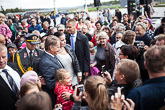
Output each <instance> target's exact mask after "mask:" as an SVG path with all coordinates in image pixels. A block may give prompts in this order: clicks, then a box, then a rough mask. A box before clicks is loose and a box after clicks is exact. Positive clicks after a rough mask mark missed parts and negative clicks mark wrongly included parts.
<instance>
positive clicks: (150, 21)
mask: <svg viewBox="0 0 165 110" xmlns="http://www.w3.org/2000/svg"><path fill="white" fill-rule="evenodd" d="M144 20H147V21H148V22H149V23H150V25H152V20H150V19H149V18H146V19H144Z"/></svg>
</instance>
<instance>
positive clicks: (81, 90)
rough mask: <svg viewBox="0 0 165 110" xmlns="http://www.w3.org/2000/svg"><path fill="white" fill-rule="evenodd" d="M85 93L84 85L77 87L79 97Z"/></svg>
mask: <svg viewBox="0 0 165 110" xmlns="http://www.w3.org/2000/svg"><path fill="white" fill-rule="evenodd" d="M83 91H84V85H82V84H81V85H78V86H77V96H78V95H79V94H80V92H82V93H83Z"/></svg>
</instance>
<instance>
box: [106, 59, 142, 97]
mask: <svg viewBox="0 0 165 110" xmlns="http://www.w3.org/2000/svg"><path fill="white" fill-rule="evenodd" d="M104 77H105V79H106V82H107V85H108V88H107V90H108V95H109V97H111V96H112V95H114V94H115V92H116V91H117V88H118V87H120V88H121V92H122V94H124V95H127V94H128V92H129V91H130V90H131V89H133V88H135V87H138V86H139V85H141V81H140V80H138V78H139V77H140V70H139V66H138V64H137V63H136V62H135V61H133V60H129V59H122V60H121V61H120V63H119V64H118V65H117V69H116V72H115V80H113V81H112V79H111V77H110V74H109V73H108V72H105V75H104Z"/></svg>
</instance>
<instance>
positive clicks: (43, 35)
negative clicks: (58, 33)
mask: <svg viewBox="0 0 165 110" xmlns="http://www.w3.org/2000/svg"><path fill="white" fill-rule="evenodd" d="M47 35H48V34H47V33H45V32H42V33H41V34H40V38H43V37H45V36H47Z"/></svg>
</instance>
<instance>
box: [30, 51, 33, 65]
mask: <svg viewBox="0 0 165 110" xmlns="http://www.w3.org/2000/svg"><path fill="white" fill-rule="evenodd" d="M29 54H30V64H31V66H32V65H33V64H32V60H33V55H32V54H33V52H32V51H30V52H29Z"/></svg>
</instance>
